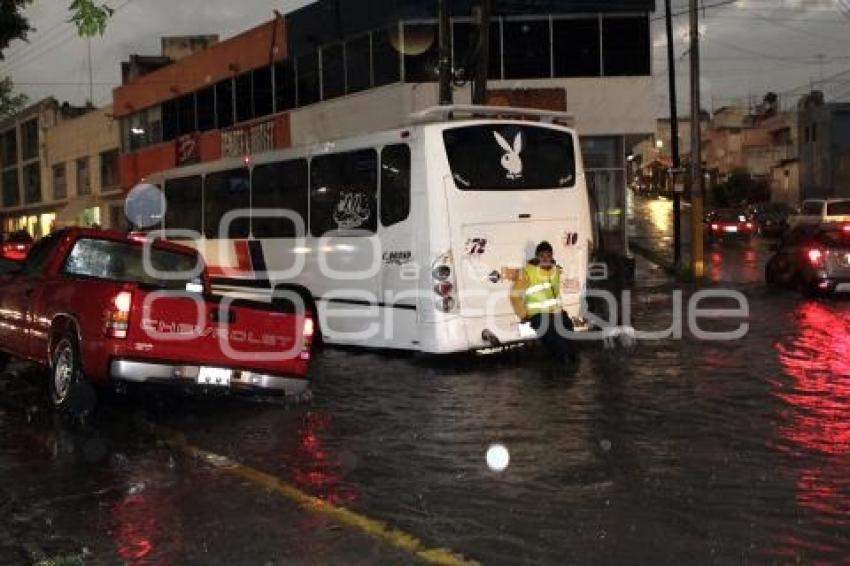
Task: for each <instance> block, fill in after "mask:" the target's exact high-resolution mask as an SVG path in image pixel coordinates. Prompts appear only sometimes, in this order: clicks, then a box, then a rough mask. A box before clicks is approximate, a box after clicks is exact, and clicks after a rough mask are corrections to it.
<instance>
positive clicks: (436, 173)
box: [146, 106, 594, 353]
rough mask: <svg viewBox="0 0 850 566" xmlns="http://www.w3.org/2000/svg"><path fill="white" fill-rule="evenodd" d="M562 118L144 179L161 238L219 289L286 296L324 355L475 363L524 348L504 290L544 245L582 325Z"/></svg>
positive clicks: (360, 143) (580, 218)
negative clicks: (397, 355)
mask: <svg viewBox="0 0 850 566" xmlns="http://www.w3.org/2000/svg"><path fill="white" fill-rule="evenodd" d="M566 120H569V117H568V115H566V114H562V113H551V112H544V111H539V110H529V109H507V108H489V107H476V106H452V107H439V108H434V109H429V110H426V111H423V112H420V113H418V114H415V115H413V116H411V120H410V125H409V126H408V127H403V128H399V129H394V130H389V131H383V132H379V133H369V134H364V135H361V136H357V137H352V138H348V139H343V140H336V141H333V142H327V143H321V144H316V145H312V146H305V147H295V148H291V149H286V150H281V151H273V152H269V153H264V154H260V155H253V156H250V157H247V158H243V159H223V160H220V161H217V162H214V163H204V164H201V165H195V166H188V167H182V168H179V169H175V170H171V171H168V172H165V173H163V174H159V175H157V176H156V177H152V178H150V179H147V180H146V181H147V182H148V183H150V184H154V185H157V186H159V187H160V188H162V190H163V192H164V195H165V201H166V210H165V213H164V218H163V222H162V224H161V225H160V226H159V228H162V229H164V230H165V231H166V232H165V234H166V237H168V238H171V239H191V240H193V242H194V244H193V245H195V246H197V248H198V249H199V250H200V251H201V253H202V255H203V256H204V257H205V259H206V261H207V263H208V264H209V266H210V268H211V273H212V274H213V276H214V278H213V286H214V289H215V290H216V291H217V292H220V293H222V294H224V295H231V296H235V297H239V298H251V299H260V300H264V301H273V300H274V298H275V297H280V296H281V295H285V294H287V293H297V294H298V295H299V297H301V298H302V299H303V300H304V301H305V303H306V306H307V308H309V309H312V310H314V312H315V315H316V316H317V320H318V321H319V331H320V332H321V335H322V338H323V340H324V341H325V342H326V343H330V344H342V345H355V346H368V347H377V348H393V349H406V350H419V351H423V352H431V353H448V352H459V351H466V350H477V349H482V348H488V347H491V346H494V345H497V344H509V343H513V342H517V341H523V340H527V339H528V335H527V332H524V329H523V328H522V325H520V324H519V320H518V319H517V317H516V316H515V315H514V313H513V310H512V308H511V303H510V290H511V286H512V283H513V280H514V279H515V277H516V276H517V274H518V273H519V270H520V269H522V268H523V266H524V265H525V263H526V262H527V261H528V260H529V259H530V258H531V257H533V254H534V248H535V246H536V245H537V244H538V243H539V242H541V241H542V240H546V241H549V242H550V243H551V244H552V246H553V247H554V249H555V258H556V260H557V262H558V264H559V265H560V266H561V267H562V270H563V271H562V277H561V281H562V290H561V291H562V302H563V307H564V309H565V310H566V311H567V312H568V313H569V314H570V316H572V317H573V318H574V319H575V318H577V317H578V316H579V310H580V301H581V294H582V292H583V291H584V289H585V287H586V281H587V272H588V262H589V258H590V257H591V254H592V250H593V246H594V235H593V228H592V225H593V221H592V218H591V210H590V202H589V198H588V191H587V185H586V179H585V175H584V169H583V166H582V158H581V152H580V147H579V140H578V136H577V135H576V133H575V131H574V130H573V129H571V128H569V127H567V126H564V125H562V124H564V123H568V122H566ZM223 221H224V222H223ZM193 234H194V236H193Z"/></svg>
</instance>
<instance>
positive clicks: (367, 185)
mask: <svg viewBox="0 0 850 566" xmlns="http://www.w3.org/2000/svg"><path fill="white" fill-rule="evenodd" d="M377 204H378V155H377V151H375V150H374V149H361V150H357V151H350V152H347V153H337V154H331V155H321V156H318V157H314V158H313V160H312V161H311V162H310V233H312V234H313V236H316V237H321V236H324V235H325V234H326V233H328V232H354V234H349V235H364V233H365V234H368V233H372V234H374V233H375V232H376V231H377V229H378V219H377V216H378V210H377Z"/></svg>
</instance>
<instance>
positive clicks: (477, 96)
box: [472, 0, 492, 104]
mask: <svg viewBox="0 0 850 566" xmlns="http://www.w3.org/2000/svg"><path fill="white" fill-rule="evenodd" d="M477 11H478V14H477V16H478V21H477V23H478V53H477V55H478V57H477V58H476V60H475V75H474V77H473V81H472V103H473V104H487V77H488V75H489V72H490V21H491V19H492V3H491V0H481V4H480V6H479V7H478V10H477Z"/></svg>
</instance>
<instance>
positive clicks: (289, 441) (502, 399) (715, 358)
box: [0, 250, 850, 564]
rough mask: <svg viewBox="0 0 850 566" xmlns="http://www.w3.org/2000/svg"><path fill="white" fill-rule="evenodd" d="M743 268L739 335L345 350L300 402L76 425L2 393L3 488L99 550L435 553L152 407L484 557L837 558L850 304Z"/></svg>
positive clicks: (848, 431) (411, 529) (364, 558)
mask: <svg viewBox="0 0 850 566" xmlns="http://www.w3.org/2000/svg"><path fill="white" fill-rule="evenodd" d="M738 251H739V250H736V251H733V252H732V253H738ZM717 253H721V254H722V253H725V251H724V250H720V251H718V252H717ZM736 288H737V289H739V290H741V291H743V292H744V293H745V295H746V296H747V298H748V300H749V308H750V317H749V324H750V329H749V332H748V334H747V336H746V337H745V338H744V339H742V340H739V341H734V342H726V343H723V342H713V343H711V342H700V341H697V340H696V339H695V338H694V337H693V336H691V335H689V332H688V331H687V329H685V332H684V338H683V339H682V340H681V341H679V340H672V339H668V340H661V341H651V342H642V343H639V344H638V346H637V347H636V348H634V349H633V350H615V351H611V350H604V349H601V348H598V347H588V348H586V349H585V350H584V351H583V352H582V359H581V363H580V366H579V367H578V368H577V369H576V370H574V371H572V372H571V371H568V370H563V369H561V368H552V367H551V366H550V365H549V364H548V362H547V360H545V359H544V357H543V356H542V352H534V351H518V352H509V353H507V354H504V355H499V356H488V357H451V358H446V359H439V358H438V359H435V358H428V357H422V356H412V355H403V354H382V353H362V352H356V351H350V350H333V349H329V350H325V351H324V352H323V353H322V354H321V355H320V356H319V358H318V360H317V362H316V364H315V366H314V380H315V381H314V393H315V399H314V401H313V402H312V403H311V404H309V405H306V406H302V407H290V408H286V407H280V406H274V405H267V404H258V403H246V402H241V401H235V400H231V399H180V400H174V399H172V398H171V397H169V396H164V397H157V396H152V395H150V394H144V395H133V396H131V397H130V398H129V399H115V400H110V401H109V405H108V406H107V407H105V408H104V409H103V410H102V411H101V413H100V414H99V415H98V417H97V418H96V419H95V421H94V422H93V423H92V424H91V425H90V426H88V427H84V428H82V429H80V428H79V427H70V426H69V425H63V424H61V423H59V422H58V420H56V419H53V418H50V417H49V416H48V415H46V414H44V411H43V410H42V411H39V412H38V413H37V414H35V416H34V417H32V416H31V418H30V419H29V422H28V421H27V413H32V411H33V404H34V403H36V401H34V400H33V399H34V398H37V395H35V394H34V393H29V394H27V393H23V394H18V396H15V395H11V396H10V395H7V399H11V400H12V401H13V402H12V403H11V404H10V406H9V407H7V408H4V410H3V413H2V427H0V466H2V469H3V475H4V484H5V486H4V489H5V490H6V491H7V492H8V495H9V496H10V497H12V498H14V500H15V501H16V505H19V506H22V507H23V508H25V509H29V510H30V514H31V515H32V514H34V516H35V519H33V520H34V521H35V522H36V523H37V524H44V521H46V520H49V522H50V525H51V528H52V529H54V530H55V531H56V533H59V534H61V536H64V537H70V538H71V539H73V540H76V541H78V542H79V544H81V545H83V546H85V547H86V548H87V550H88V552H89V553H90V555H89V556H90V561H91V563H104V564H109V563H116V562H122V561H126V562H129V563H166V564H167V563H175V564H176V563H185V562H203V563H208V564H229V563H234V561H238V562H240V563H275V564H283V563H305V562H306V563H326V562H332V561H333V562H339V561H342V562H345V563H364V564H366V563H387V562H392V563H406V562H414V563H415V562H417V561H418V560H419V558H421V556H420V557H416V556H415V555H412V554H411V553H405V552H403V551H400V550H399V548H398V546H397V545H395V544H394V543H393V541H392V540H391V539H390V538H388V537H384V536H372V535H370V534H369V533H368V532H363V531H362V530H358V529H356V528H351V526H350V525H348V524H345V522H344V521H343V524H340V523H339V522H338V521H336V520H335V519H334V518H333V517H329V516H327V515H323V514H321V513H315V512H313V511H312V510H309V509H304V508H302V507H299V506H298V504H296V503H295V502H294V501H293V500H292V499H291V498H288V497H287V496H286V495H285V494H284V495H281V494H280V493H278V492H276V491H275V490H273V489H269V487H268V485H265V486H264V485H263V484H262V482H261V481H254V480H252V477H253V476H252V475H251V474H243V475H242V476H241V477H234V476H233V474H232V473H229V472H228V471H227V470H225V469H221V468H219V467H216V466H215V465H210V464H209V462H205V461H203V459H201V460H198V459H195V458H192V457H189V456H187V455H186V453H185V451H183V452H181V451H180V450H175V449H173V447H172V446H170V445H167V444H163V443H162V442H160V441H159V440H158V439H157V436H156V435H155V434H151V432H150V425H156V426H158V427H161V428H163V429H168V430H170V431H175V432H177V433H180V434H182V435H185V437H186V441H187V442H188V443H190V444H191V445H193V446H197V447H200V448H201V449H203V450H205V451H209V452H210V453H214V454H216V455H221V456H224V457H226V458H229V459H230V460H232V461H233V462H238V463H239V464H241V465H243V466H245V467H246V468H248V469H250V470H254V471H257V472H261V473H264V474H267V475H269V476H274V477H276V478H279V479H280V480H281V481H282V482H284V483H285V484H286V485H287V486H291V487H294V488H296V489H297V490H298V491H299V492H303V493H307V494H309V495H313V496H316V497H318V498H321V499H322V500H324V501H326V502H329V503H331V504H333V505H335V506H340V507H344V508H347V509H350V510H352V511H354V512H356V513H357V514H358V516H363V517H366V518H368V519H369V520H373V521H378V522H383V523H386V524H387V525H389V526H391V527H393V528H395V529H398V530H400V531H401V532H403V533H407V534H409V535H411V536H414V537H416V538H418V539H419V540H420V541H421V543H422V544H423V545H424V546H425V547H427V548H435V549H437V548H444V549H450V550H451V551H452V552H454V553H456V554H460V555H463V556H464V557H465V558H467V559H470V560H474V561H478V562H481V563H484V564H507V563H523V564H558V563H564V562H569V563H613V562H630V563H635V562H638V563H650V562H654V563H659V562H664V563H681V562H683V561H688V562H701V563H707V562H732V561H734V562H745V561H746V562H749V561H758V562H764V561H770V562H812V561H827V562H838V561H840V560H843V559H844V557H846V556H847V553H848V551H850V478H848V475H847V473H846V470H847V466H848V464H850V417H849V416H848V415H850V366H848V362H847V359H848V353H850V339H847V336H848V330H850V303H846V302H841V301H831V300H825V301H812V300H804V299H801V298H800V297H799V296H797V295H795V294H793V293H779V294H768V292H767V290H766V289H765V288H764V287H763V285H761V284H758V283H753V282H751V281H744V282H743V283H740V284H738V285H737V286H736ZM685 294H686V296H687V295H688V292H687V291H686V293H685ZM671 296H672V295H671V293H670V289H668V288H667V287H664V286H661V287H655V286H653V287H644V288H642V289H639V290H638V291H637V292H636V294H635V298H634V313H635V314H634V318H635V325H636V326H637V327H638V328H640V329H646V330H649V329H662V328H665V327H667V326H669V324H670V306H671V300H672V299H671ZM737 324H738V323H737V322H736V321H725V322H724V321H712V322H710V323H705V326H706V327H709V326H711V328H712V329H715V328H716V327H718V328H719V326H723V325H725V326H731V327H734V326H736V325H737ZM7 383H8V382H7ZM7 387H8V385H7ZM27 395H30V397H27ZM32 395H35V397H32ZM48 413H49V411H48ZM493 444H503V445H504V446H505V447H506V448H507V449H508V451H509V453H510V464H509V466H508V467H507V469H506V470H505V471H504V472H501V473H498V472H495V471H492V470H490V469H489V468H488V466H487V463H486V460H485V454H486V452H487V450H488V447H490V446H491V445H493ZM252 473H253V472H252ZM33 510H34V511H33ZM42 515H43V516H42ZM7 520H9V519H8V518H7ZM57 536H58V535H57ZM9 548H10V549H14V548H15V547H14V545H13V546H11V547H9ZM5 554H6V555H7V556H11V555H10V554H8V553H5ZM10 563H17V562H16V561H15V560H13V561H11V562H10Z"/></svg>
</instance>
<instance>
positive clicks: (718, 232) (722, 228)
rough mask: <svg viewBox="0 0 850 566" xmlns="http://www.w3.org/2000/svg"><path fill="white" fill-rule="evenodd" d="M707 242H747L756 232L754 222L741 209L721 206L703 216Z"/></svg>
mask: <svg viewBox="0 0 850 566" xmlns="http://www.w3.org/2000/svg"><path fill="white" fill-rule="evenodd" d="M705 224H706V230H707V232H708V241H709V242H719V241H727V240H744V241H746V242H749V241H750V240H751V239H752V238H753V234H755V232H756V228H755V224H753V222H752V221H751V220H750V219H749V218H748V217H747V215H746V213H744V211H742V210H737V209H732V208H721V209H717V210H713V211H711V212H709V213H708V214H706V216H705Z"/></svg>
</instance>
